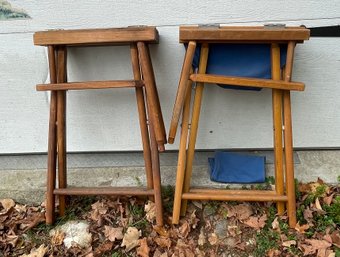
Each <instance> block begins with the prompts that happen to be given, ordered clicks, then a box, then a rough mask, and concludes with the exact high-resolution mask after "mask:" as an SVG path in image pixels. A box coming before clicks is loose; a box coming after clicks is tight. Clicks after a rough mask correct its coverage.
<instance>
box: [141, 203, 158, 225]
mask: <svg viewBox="0 0 340 257" xmlns="http://www.w3.org/2000/svg"><path fill="white" fill-rule="evenodd" d="M144 211H145V213H146V214H145V217H146V219H147V220H148V221H149V222H153V221H154V220H155V219H156V206H155V203H153V202H151V201H148V203H147V204H146V205H145V206H144Z"/></svg>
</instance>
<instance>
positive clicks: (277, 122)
mask: <svg viewBox="0 0 340 257" xmlns="http://www.w3.org/2000/svg"><path fill="white" fill-rule="evenodd" d="M271 62H272V79H273V80H280V78H281V75H280V71H281V68H280V47H279V45H278V44H272V46H271ZM272 92H273V96H272V97H273V124H274V159H275V165H274V166H275V189H276V192H277V194H278V195H283V194H284V176H283V147H282V90H279V89H273V90H272ZM284 210H285V208H284V203H283V202H278V203H277V211H278V214H279V215H282V214H283V213H284Z"/></svg>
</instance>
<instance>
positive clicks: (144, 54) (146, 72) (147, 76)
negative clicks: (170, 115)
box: [137, 42, 165, 152]
mask: <svg viewBox="0 0 340 257" xmlns="http://www.w3.org/2000/svg"><path fill="white" fill-rule="evenodd" d="M137 49H138V52H139V58H140V64H141V68H142V74H143V80H144V82H145V91H146V93H147V95H148V101H149V102H150V105H151V106H150V108H149V116H150V118H151V123H153V125H154V129H155V137H156V140H157V144H158V148H159V150H160V151H161V152H163V151H164V144H165V142H164V133H163V130H162V126H161V123H162V122H161V118H162V116H161V114H160V112H159V110H158V104H157V93H156V90H155V85H154V80H153V75H152V74H153V72H152V71H151V67H150V63H149V61H148V60H149V55H148V50H147V48H146V46H145V44H144V43H143V42H138V43H137Z"/></svg>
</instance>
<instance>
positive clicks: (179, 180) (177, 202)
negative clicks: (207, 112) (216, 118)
mask: <svg viewBox="0 0 340 257" xmlns="http://www.w3.org/2000/svg"><path fill="white" fill-rule="evenodd" d="M191 85H192V82H191V80H188V81H187V92H186V97H185V101H184V106H183V115H182V128H181V139H180V144H179V152H178V162H177V173H176V187H175V195H174V207H173V211H172V222H173V223H174V224H178V222H179V215H180V210H181V209H180V208H181V201H182V191H183V183H184V176H185V167H186V149H187V139H188V132H189V118H190V103H191V91H192V88H191Z"/></svg>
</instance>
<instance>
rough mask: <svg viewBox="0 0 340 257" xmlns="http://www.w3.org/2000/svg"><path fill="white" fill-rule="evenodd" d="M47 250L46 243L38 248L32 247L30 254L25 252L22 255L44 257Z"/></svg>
mask: <svg viewBox="0 0 340 257" xmlns="http://www.w3.org/2000/svg"><path fill="white" fill-rule="evenodd" d="M46 252H47V246H46V247H45V245H44V244H42V245H41V246H39V248H38V249H32V250H31V253H30V254H23V255H21V257H44V255H45V253H46Z"/></svg>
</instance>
